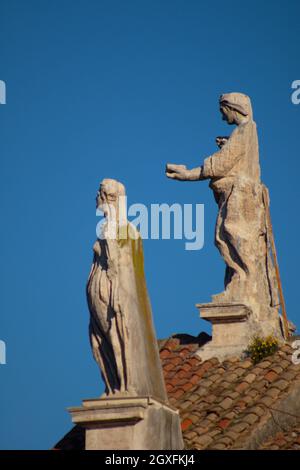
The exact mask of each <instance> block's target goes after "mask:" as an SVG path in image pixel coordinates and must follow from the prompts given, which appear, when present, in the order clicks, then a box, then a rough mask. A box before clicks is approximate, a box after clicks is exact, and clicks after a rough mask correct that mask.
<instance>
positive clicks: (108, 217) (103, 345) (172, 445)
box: [69, 179, 183, 450]
mask: <svg viewBox="0 0 300 470" xmlns="http://www.w3.org/2000/svg"><path fill="white" fill-rule="evenodd" d="M96 201H97V207H98V208H101V210H102V211H103V213H104V215H105V222H104V224H103V226H102V232H101V234H99V237H98V239H97V241H96V243H95V245H94V260H93V264H92V268H91V272H90V275H89V279H88V283H87V289H86V290H87V300H88V306H89V310H90V340H91V345H92V350H93V355H94V358H95V359H96V361H97V363H98V365H99V367H100V370H101V374H102V377H103V380H104V382H105V386H106V389H105V394H104V395H103V396H102V397H100V398H95V399H89V400H83V403H82V406H80V407H73V408H70V409H69V411H70V414H71V416H72V421H73V423H75V424H78V425H80V426H81V427H83V428H84V429H85V449H87V450H101V449H106V450H108V449H109V450H150V449H151V450H177V449H182V448H183V440H182V433H181V427H180V416H179V412H178V410H176V409H174V408H173V407H171V406H170V405H169V404H168V400H167V395H166V390H165V383H164V379H163V373H162V366H161V362H160V357H159V352H158V345H157V340H156V337H155V332H154V327H153V322H152V313H151V306H150V302H149V298H148V292H147V287H146V281H145V274H144V259H143V247H142V240H141V237H140V234H139V232H138V231H137V230H136V228H135V227H134V226H133V225H132V224H130V223H129V222H128V220H127V218H126V201H125V188H124V186H123V185H122V184H121V183H119V182H118V181H116V180H113V179H104V180H103V181H102V183H101V185H100V190H99V191H98V194H97V199H96Z"/></svg>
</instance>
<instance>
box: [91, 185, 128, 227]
mask: <svg viewBox="0 0 300 470" xmlns="http://www.w3.org/2000/svg"><path fill="white" fill-rule="evenodd" d="M125 197H126V191H125V187H124V185H123V184H122V183H120V182H119V181H117V180H114V179H110V178H105V179H104V180H102V181H101V183H100V187H99V190H98V192H97V196H96V207H97V209H100V210H102V211H103V213H104V215H105V217H106V218H109V217H110V216H111V218H112V217H113V212H114V211H115V212H114V214H115V215H116V217H119V213H120V210H121V211H122V209H123V206H125Z"/></svg>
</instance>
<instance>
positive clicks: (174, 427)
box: [68, 397, 183, 450]
mask: <svg viewBox="0 0 300 470" xmlns="http://www.w3.org/2000/svg"><path fill="white" fill-rule="evenodd" d="M68 411H69V412H70V414H71V416H72V421H73V423H76V424H78V425H80V426H82V427H84V428H85V449H86V450H180V449H183V440H182V434H181V427H180V418H179V413H178V411H177V410H176V409H174V408H172V407H170V406H169V405H166V404H164V403H161V402H159V401H157V400H155V399H153V398H151V397H121V398H100V399H95V400H84V401H83V404H82V406H81V407H77V408H69V410H68Z"/></svg>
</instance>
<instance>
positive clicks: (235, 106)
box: [219, 93, 252, 125]
mask: <svg viewBox="0 0 300 470" xmlns="http://www.w3.org/2000/svg"><path fill="white" fill-rule="evenodd" d="M219 104H220V111H221V113H222V117H223V119H224V120H225V121H227V122H228V124H237V125H239V124H242V123H245V122H248V121H250V120H252V106H251V101H250V98H249V96H247V95H244V94H243V93H226V94H224V95H221V96H220V100H219Z"/></svg>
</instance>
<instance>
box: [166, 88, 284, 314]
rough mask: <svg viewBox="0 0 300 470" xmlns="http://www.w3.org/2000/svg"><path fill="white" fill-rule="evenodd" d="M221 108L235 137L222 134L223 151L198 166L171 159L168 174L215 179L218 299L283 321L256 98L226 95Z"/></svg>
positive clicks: (187, 178)
mask: <svg viewBox="0 0 300 470" xmlns="http://www.w3.org/2000/svg"><path fill="white" fill-rule="evenodd" d="M220 111H221V114H222V116H223V119H224V120H225V121H227V123H228V124H230V125H233V124H235V125H236V128H235V129H234V131H233V132H232V134H231V136H230V137H217V139H216V143H217V145H218V146H219V151H217V152H216V153H214V154H213V155H211V156H209V157H208V158H206V159H205V160H204V163H203V165H202V166H200V167H198V168H194V169H192V170H188V169H187V168H186V166H185V165H174V164H168V165H167V167H166V175H167V177H168V178H171V179H176V180H179V181H199V180H206V179H209V180H210V188H211V189H212V190H213V193H214V197H215V200H216V202H217V204H218V208H219V211H218V217H217V223H216V230H215V243H216V246H217V247H218V249H219V251H220V253H221V255H222V257H223V259H224V261H225V263H226V273H225V290H224V292H222V293H220V294H217V295H214V296H213V302H214V303H223V304H226V303H227V304H228V303H237V302H240V303H243V304H246V305H248V306H250V307H251V309H252V311H253V314H254V316H255V317H256V318H257V319H267V318H268V316H269V315H271V316H272V317H274V315H275V316H276V318H277V320H278V311H277V307H278V295H277V287H276V284H275V281H274V279H275V278H274V267H273V264H272V260H271V257H270V252H269V249H268V239H267V236H268V234H267V225H266V204H268V203H269V201H268V195H267V189H266V188H265V186H264V185H263V184H262V183H261V180H260V165H259V151H258V139H257V130H256V124H255V122H254V120H253V117H252V107H251V102H250V98H249V97H248V96H246V95H244V94H242V93H229V94H224V95H222V96H221V97H220ZM266 199H267V200H266ZM275 307H276V308H275ZM275 310H276V312H275ZM274 318H275V317H274Z"/></svg>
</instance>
